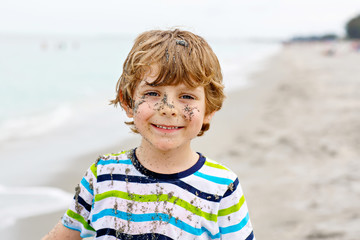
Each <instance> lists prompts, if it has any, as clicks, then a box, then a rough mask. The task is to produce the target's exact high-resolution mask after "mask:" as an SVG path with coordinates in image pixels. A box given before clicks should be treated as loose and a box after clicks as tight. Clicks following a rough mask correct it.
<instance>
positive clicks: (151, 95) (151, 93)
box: [145, 92, 159, 97]
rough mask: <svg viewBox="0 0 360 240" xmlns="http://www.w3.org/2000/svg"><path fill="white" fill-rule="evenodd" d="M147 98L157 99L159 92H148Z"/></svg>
mask: <svg viewBox="0 0 360 240" xmlns="http://www.w3.org/2000/svg"><path fill="white" fill-rule="evenodd" d="M145 96H150V97H157V96H159V94H158V93H157V92H147V93H145Z"/></svg>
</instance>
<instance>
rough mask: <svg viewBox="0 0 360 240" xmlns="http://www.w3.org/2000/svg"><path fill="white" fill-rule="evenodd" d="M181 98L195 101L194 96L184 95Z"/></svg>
mask: <svg viewBox="0 0 360 240" xmlns="http://www.w3.org/2000/svg"><path fill="white" fill-rule="evenodd" d="M181 98H182V99H195V98H194V97H193V96H191V95H186V94H185V95H182V96H181Z"/></svg>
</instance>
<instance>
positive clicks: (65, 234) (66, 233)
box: [42, 221, 82, 240]
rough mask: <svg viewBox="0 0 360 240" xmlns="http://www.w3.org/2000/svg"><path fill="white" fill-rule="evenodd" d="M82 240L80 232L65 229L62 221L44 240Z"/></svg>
mask: <svg viewBox="0 0 360 240" xmlns="http://www.w3.org/2000/svg"><path fill="white" fill-rule="evenodd" d="M63 239H69V240H81V239H82V238H81V237H80V232H78V231H75V230H71V229H70V228H67V227H65V226H64V225H63V224H62V223H61V221H60V222H58V224H56V226H55V227H54V228H53V229H52V230H51V231H50V232H49V233H48V234H46V236H45V237H43V238H42V240H63Z"/></svg>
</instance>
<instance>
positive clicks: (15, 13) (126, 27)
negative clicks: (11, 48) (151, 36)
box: [0, 0, 360, 38]
mask: <svg viewBox="0 0 360 240" xmlns="http://www.w3.org/2000/svg"><path fill="white" fill-rule="evenodd" d="M358 14H360V0H217V1H215V0H178V1H174V0H126V1H125V0H101V1H100V0H97V1H95V0H61V1H60V0H0V33H45V34H48V33H60V34H74V33H76V34H94V33H95V34H99V33H100V34H101V33H107V34H124V33H125V34H138V33H140V32H142V31H144V30H149V29H153V28H156V29H158V28H169V27H173V26H181V27H183V28H185V29H189V30H192V31H195V32H196V33H198V34H201V35H206V36H216V37H226V38H227V37H268V38H288V37H291V36H293V35H297V34H303V35H304V34H323V33H328V32H334V33H337V34H344V25H345V23H346V22H347V21H348V20H349V19H350V18H351V17H354V16H356V15H358Z"/></svg>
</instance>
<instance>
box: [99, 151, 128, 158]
mask: <svg viewBox="0 0 360 240" xmlns="http://www.w3.org/2000/svg"><path fill="white" fill-rule="evenodd" d="M126 152H128V151H122V152H119V153H110V154H106V155H104V156H106V157H107V156H113V157H116V156H120V155H121V154H124V153H126Z"/></svg>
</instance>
